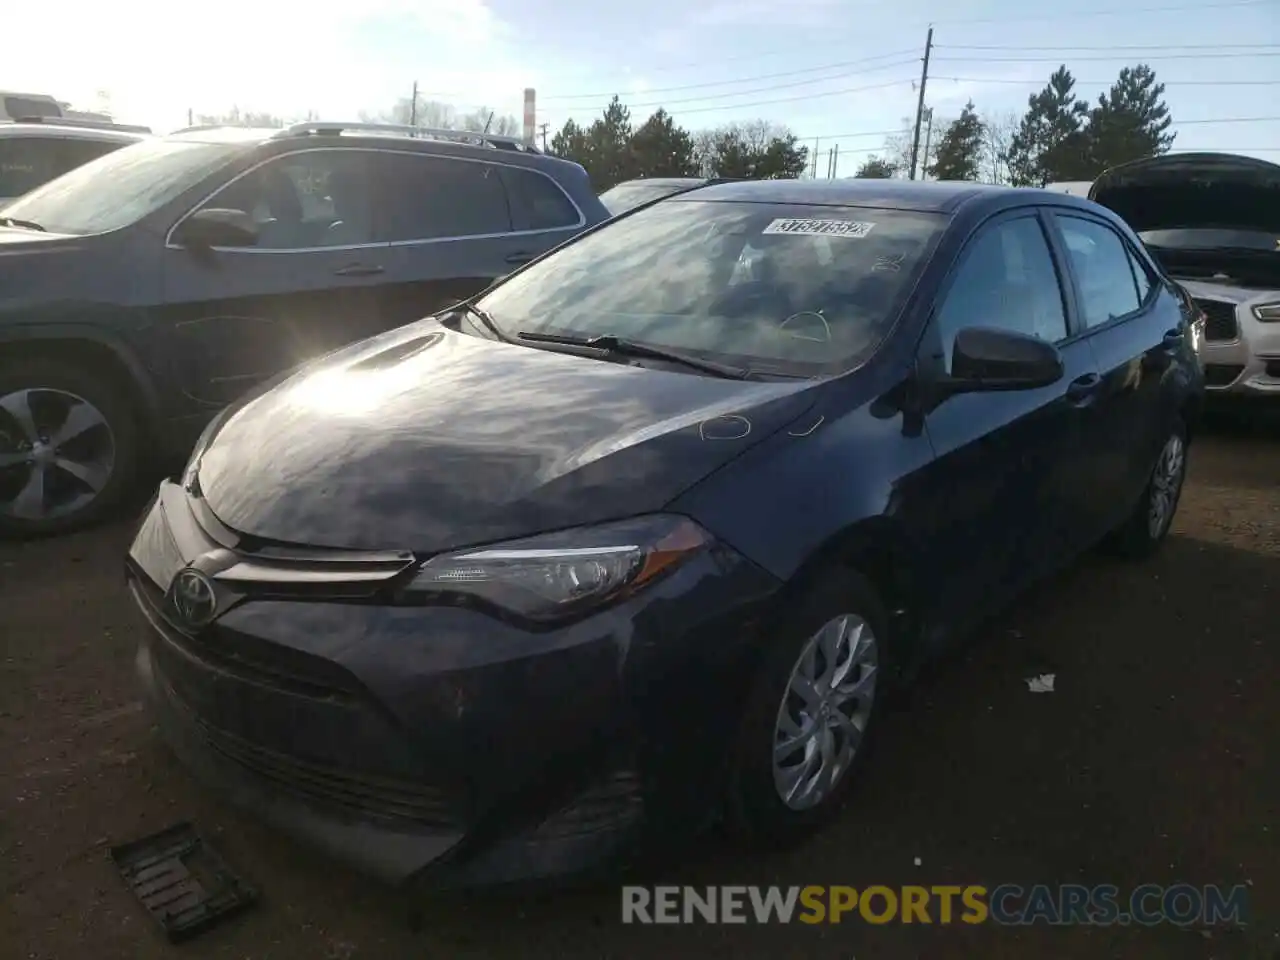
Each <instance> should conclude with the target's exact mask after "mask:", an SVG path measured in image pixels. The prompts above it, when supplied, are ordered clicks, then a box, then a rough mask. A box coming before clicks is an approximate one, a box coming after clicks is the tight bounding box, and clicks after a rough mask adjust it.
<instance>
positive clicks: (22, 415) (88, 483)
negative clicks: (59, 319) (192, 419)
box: [0, 360, 139, 536]
mask: <svg viewBox="0 0 1280 960" xmlns="http://www.w3.org/2000/svg"><path fill="white" fill-rule="evenodd" d="M138 455H139V430H138V423H137V417H136V415H135V413H134V411H133V408H132V406H131V405H130V403H129V400H128V398H127V397H126V396H125V395H124V393H123V391H122V390H121V389H120V388H119V387H117V386H116V385H115V384H114V383H112V382H111V381H110V380H108V379H106V378H104V377H101V376H99V375H97V374H95V373H92V372H90V371H88V370H86V369H84V368H82V367H79V366H75V365H72V364H66V363H61V362H57V361H52V360H25V361H22V362H20V363H14V362H10V363H6V364H2V365H0V534H3V535H6V536H15V535H40V534H50V533H58V532H63V531H67V530H73V529H77V528H79V527H83V526H86V525H88V524H90V523H93V522H95V521H96V520H98V519H100V518H102V517H103V516H105V515H106V514H108V513H109V512H110V511H111V510H112V509H113V508H114V507H115V506H117V505H118V504H119V502H120V500H121V498H122V497H123V496H124V495H125V494H126V493H127V492H128V491H129V489H130V487H131V485H132V483H133V479H134V477H135V476H136V474H137V460H138Z"/></svg>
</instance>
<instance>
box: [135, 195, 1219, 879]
mask: <svg viewBox="0 0 1280 960" xmlns="http://www.w3.org/2000/svg"><path fill="white" fill-rule="evenodd" d="M1193 320H1194V317H1193V316H1191V314H1190V313H1189V308H1188V307H1187V306H1186V305H1185V301H1184V298H1182V297H1181V296H1180V295H1179V292H1178V290H1177V288H1176V287H1175V286H1174V285H1173V284H1171V282H1170V281H1169V280H1168V279H1167V278H1166V277H1165V276H1164V274H1163V273H1162V272H1161V268H1160V267H1159V265H1158V264H1156V263H1155V262H1153V261H1152V260H1151V259H1150V257H1149V256H1148V254H1147V253H1146V252H1145V251H1144V249H1143V247H1142V245H1141V243H1139V242H1138V240H1137V238H1136V237H1135V236H1134V235H1133V233H1132V232H1131V231H1130V230H1129V229H1128V228H1127V227H1126V226H1125V225H1124V223H1123V222H1122V221H1120V220H1119V219H1118V218H1117V217H1115V216H1114V215H1112V214H1110V213H1108V212H1107V211H1105V210H1103V209H1102V208H1100V207H1098V206H1096V205H1094V204H1091V203H1089V202H1088V201H1085V200H1081V199H1078V198H1074V197H1070V196H1066V195H1062V194H1055V193H1049V192H1045V191H1036V190H1015V189H1009V190H1004V189H995V188H980V187H976V186H973V185H967V184H917V183H903V182H896V181H869V180H868V181H858V180H852V181H849V180H846V181H837V182H809V183H802V182H788V181H773V182H756V183H734V184H718V185H710V186H706V187H702V188H698V189H695V190H692V191H688V192H685V193H682V194H680V195H678V196H674V197H670V198H668V199H665V200H662V201H659V202H657V203H656V204H653V205H650V206H647V207H645V208H643V209H640V210H637V211H634V212H632V213H628V214H625V215H623V216H621V217H619V218H617V219H615V220H613V221H610V222H609V223H607V224H606V225H604V226H602V227H600V228H597V229H594V230H591V231H589V232H587V233H586V234H584V235H583V236H582V237H581V238H579V239H577V240H574V241H572V242H570V243H568V244H566V245H564V246H562V247H560V248H559V249H558V250H556V251H554V252H553V253H551V254H549V255H548V256H546V257H543V258H541V259H539V260H537V261H535V262H533V263H531V264H529V265H527V266H525V267H523V268H521V269H520V270H518V271H517V272H515V273H513V274H512V275H510V276H509V277H507V278H506V279H505V280H503V281H501V282H499V283H498V284H497V285H496V286H494V287H493V288H491V289H490V290H489V291H487V292H485V293H484V294H483V295H480V296H478V297H475V298H473V299H472V300H470V301H467V302H466V303H464V304H462V305H461V306H459V307H457V308H455V309H452V310H451V311H449V312H445V313H441V314H439V315H437V316H433V317H429V318H427V319H424V320H422V321H420V322H418V323H414V324H411V325H409V326H407V327H404V328H401V329H399V330H395V331H392V332H390V333H387V334H383V335H381V336H379V337H377V338H375V339H372V340H368V341H365V342H362V343H360V344H358V345H355V346H353V347H350V348H346V349H344V350H342V351H340V352H338V353H336V354H333V355H331V356H329V357H327V358H323V359H322V360H320V361H317V362H316V363H313V364H312V365H310V366H308V367H306V368H303V369H300V370H298V371H296V372H295V373H293V374H291V375H288V376H285V377H283V378H281V379H280V380H279V381H278V382H276V383H275V384H273V385H270V386H269V387H266V388H263V389H261V390H259V391H257V392H255V393H254V394H253V395H251V396H248V397H246V398H244V399H243V400H241V401H240V402H239V403H238V404H236V405H235V406H233V407H231V408H229V409H228V410H226V411H225V412H224V413H223V414H222V415H221V416H220V417H218V418H217V419H216V420H215V421H214V422H213V423H212V424H211V425H210V427H209V429H208V430H207V431H206V432H205V435H204V436H203V438H202V439H201V440H200V442H199V444H198V446H197V447H196V449H195V450H194V452H193V454H192V457H191V460H190V463H189V464H188V466H187V468H186V471H185V473H184V475H183V476H182V477H181V478H175V479H174V480H172V481H166V482H165V483H163V484H162V485H161V487H160V489H159V491H158V493H157V496H156V498H155V500H154V502H153V504H152V505H151V506H150V507H149V508H148V510H147V512H146V513H145V515H144V517H143V519H142V521H141V524H140V527H139V530H138V532H137V536H136V539H135V541H134V543H133V546H132V548H131V550H130V552H129V558H128V563H127V579H128V583H129V587H130V589H131V591H132V593H133V596H134V598H135V599H136V601H137V606H138V608H139V610H140V611H141V614H142V617H143V620H144V626H143V630H142V633H141V644H140V647H139V651H138V657H137V665H138V670H139V673H140V675H141V678H142V681H143V684H144V686H145V689H146V692H147V695H148V700H149V702H150V704H151V707H152V709H153V710H154V712H155V716H156V718H157V722H158V725H159V727H160V729H161V731H162V732H163V734H164V735H165V737H166V738H167V739H168V741H169V742H170V743H171V744H172V746H173V748H174V750H175V751H176V752H177V754H178V755H179V756H180V757H182V758H183V759H184V761H185V762H186V764H187V765H188V766H189V767H190V768H191V769H192V770H193V771H194V772H196V773H197V774H199V775H200V776H201V777H203V778H204V779H205V780H207V781H208V782H209V783H210V784H211V785H213V786H214V787H216V788H218V789H220V790H222V791H223V792H224V793H225V794H227V795H228V796H229V797H230V798H231V799H232V800H233V801H235V802H237V803H240V804H243V805H245V806H247V807H249V808H250V809H252V810H253V811H255V812H257V813H258V814H259V815H261V816H262V817H265V818H266V819H268V820H269V821H272V822H274V823H276V824H278V825H279V826H280V827H281V828H282V829H284V830H287V831H290V832H292V833H293V834H295V835H296V836H298V837H300V838H302V839H304V840H306V841H308V842H310V843H312V844H315V845H318V846H320V847H321V848H323V849H324V850H326V851H328V852H329V853H331V854H332V855H334V856H336V857H339V858H341V859H344V860H346V861H348V862H350V863H352V864H355V865H357V866H358V867H360V868H363V869H365V870H367V871H369V872H371V873H373V874H375V875H377V876H379V877H382V878H384V879H387V880H390V881H402V880H405V879H407V878H410V877H422V878H434V879H435V882H439V883H450V884H459V883H486V882H494V881H500V880H510V879H516V878H530V877H539V876H547V875H551V874H559V873H563V872H567V871H576V870H579V869H582V868H585V867H588V866H591V865H601V864H607V863H610V862H613V861H615V860H617V859H619V858H625V857H626V856H628V855H629V854H631V853H633V852H635V851H636V850H638V849H644V848H645V847H646V846H648V845H649V844H651V842H652V841H654V840H657V839H662V840H667V841H669V840H671V839H672V838H674V837H680V836H687V835H688V832H689V831H692V830H696V829H698V828H700V827H702V826H703V825H706V824H708V823H710V822H712V821H713V820H714V819H716V818H719V817H723V818H725V819H726V820H727V822H728V823H729V824H731V825H732V826H733V827H734V828H735V829H737V830H738V831H739V832H740V833H741V834H742V835H744V836H746V837H755V838H768V839H770V840H776V839H787V838H794V837H799V836H802V835H804V834H806V833H808V832H810V831H812V830H814V829H816V828H817V827H818V826H819V825H820V824H822V823H823V822H824V821H825V820H826V819H827V818H829V817H830V816H832V815H833V814H834V813H835V812H836V811H837V810H838V809H839V806H840V804H841V801H842V799H843V798H844V797H845V796H846V794H847V792H848V790H849V789H851V787H852V786H853V785H854V783H855V782H857V781H858V780H859V779H861V777H860V776H858V768H859V766H860V764H861V762H862V760H863V757H864V755H865V753H866V746H867V744H868V742H869V738H870V737H871V736H872V735H873V733H874V731H875V729H876V726H877V723H878V722H879V721H878V718H879V716H880V707H881V705H882V704H883V702H884V699H885V694H886V691H887V690H889V689H890V688H892V687H893V686H895V685H897V684H901V683H904V682H907V681H909V679H910V678H911V676H912V675H913V673H914V671H915V668H916V667H917V666H918V665H919V664H920V663H921V662H923V661H924V660H925V659H927V658H928V657H930V656H932V655H933V654H935V653H937V652H938V651H939V650H940V649H942V648H943V647H944V646H945V645H946V644H948V643H949V642H951V641H952V640H954V639H955V638H956V637H958V636H960V635H962V634H964V633H965V632H966V631H968V630H970V629H971V628H972V627H973V626H974V625H975V624H977V623H978V622H979V621H980V620H981V619H982V618H983V617H985V616H986V615H988V614H990V613H991V612H993V611H994V610H996V609H998V608H999V607H1001V606H1002V605H1004V604H1006V603H1007V602H1008V601H1009V600H1010V599H1011V598H1012V597H1013V596H1015V595H1016V594H1017V593H1018V592H1019V591H1021V590H1023V589H1024V588H1025V587H1026V586H1028V585H1029V584H1030V583H1031V582H1033V581H1035V580H1038V579H1041V578H1044V577H1046V576H1050V575H1052V574H1053V573H1054V572H1055V571H1057V570H1058V569H1059V568H1061V567H1062V566H1063V565H1065V564H1066V563H1068V562H1069V561H1070V560H1071V559H1072V558H1073V557H1075V556H1077V555H1078V554H1080V553H1081V552H1083V551H1085V550H1087V549H1088V548H1090V547H1092V546H1093V545H1095V544H1097V543H1099V542H1101V541H1106V542H1107V543H1109V544H1111V545H1113V546H1114V547H1115V548H1117V549H1119V550H1121V551H1123V552H1125V553H1128V554H1131V555H1135V556H1142V555H1145V554H1149V553H1151V552H1152V551H1153V550H1155V549H1156V548H1157V547H1158V545H1159V544H1160V543H1161V541H1162V540H1163V539H1164V538H1165V536H1166V535H1167V533H1168V530H1169V525H1170V523H1171V522H1172V519H1173V515H1174V511H1175V510H1176V508H1177V504H1178V497H1179V493H1180V491H1181V486H1182V479H1183V476H1184V472H1185V467H1186V462H1187V460H1186V454H1187V450H1188V445H1189V443H1190V441H1191V439H1192V437H1193V435H1194V426H1195V422H1196V414H1197V411H1198V409H1199V404H1200V397H1201V393H1202V388H1203V384H1202V381H1201V379H1200V377H1201V374H1200V366H1199V364H1198V363H1197V361H1196V354H1195V350H1196V344H1195V342H1194V336H1193V331H1192V326H1191V324H1192V321H1193ZM1099 668H1100V669H1103V668H1104V667H1103V666H1101V665H1100V667H1099ZM922 775H926V774H922Z"/></svg>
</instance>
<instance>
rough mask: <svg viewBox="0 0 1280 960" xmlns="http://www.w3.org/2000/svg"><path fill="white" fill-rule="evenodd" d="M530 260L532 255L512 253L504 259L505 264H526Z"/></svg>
mask: <svg viewBox="0 0 1280 960" xmlns="http://www.w3.org/2000/svg"><path fill="white" fill-rule="evenodd" d="M532 259H533V254H532V253H513V254H510V255H509V256H507V258H506V260H507V263H528V262H529V261H530V260H532Z"/></svg>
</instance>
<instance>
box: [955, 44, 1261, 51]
mask: <svg viewBox="0 0 1280 960" xmlns="http://www.w3.org/2000/svg"><path fill="white" fill-rule="evenodd" d="M934 46H935V47H936V48H937V49H939V50H1202V49H1204V45H1203V44H1199V43H1156V44H1118V45H1116V46H1079V47H1072V46H1051V47H1032V46H1028V45H1027V44H1023V43H1016V44H1003V45H1002V44H993V45H991V44H980V43H935V44H934ZM1262 47H1280V43H1215V44H1214V45H1213V49H1215V50H1257V49H1260V48H1262Z"/></svg>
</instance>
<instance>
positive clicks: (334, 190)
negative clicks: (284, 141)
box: [202, 150, 373, 250]
mask: <svg viewBox="0 0 1280 960" xmlns="http://www.w3.org/2000/svg"><path fill="white" fill-rule="evenodd" d="M368 158H369V154H368V153H365V152H362V151H359V150H308V151H305V152H303V153H296V154H289V155H286V156H283V157H277V158H275V159H273V160H270V161H268V162H267V163H264V164H263V165H262V166H260V167H258V168H256V169H254V170H251V171H250V172H249V173H247V174H245V175H244V176H243V177H241V178H240V179H238V180H235V181H233V182H232V183H231V184H230V185H228V186H227V188H226V189H225V190H221V191H219V192H218V193H216V194H214V195H213V196H212V197H210V198H209V200H208V201H207V202H206V203H204V204H203V205H202V206H204V207H209V208H230V209H233V210H243V211H244V212H245V213H247V214H249V216H251V217H253V220H254V223H256V224H257V225H258V230H259V234H258V242H257V244H256V245H255V249H260V250H307V249H313V248H317V247H341V246H355V245H358V244H364V243H370V242H372V238H373V202H372V198H371V192H372V188H371V185H370V184H371V180H370V177H369V165H368Z"/></svg>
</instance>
